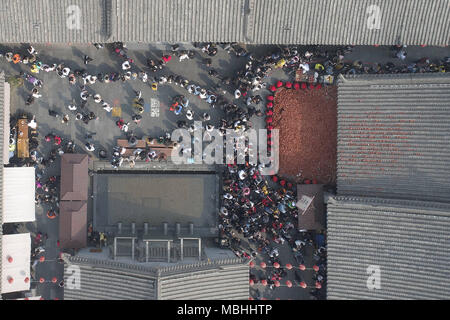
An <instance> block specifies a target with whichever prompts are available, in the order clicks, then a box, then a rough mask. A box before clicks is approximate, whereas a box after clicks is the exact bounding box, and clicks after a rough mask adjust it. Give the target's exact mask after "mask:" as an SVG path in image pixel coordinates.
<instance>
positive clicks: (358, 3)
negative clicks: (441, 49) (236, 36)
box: [247, 0, 450, 45]
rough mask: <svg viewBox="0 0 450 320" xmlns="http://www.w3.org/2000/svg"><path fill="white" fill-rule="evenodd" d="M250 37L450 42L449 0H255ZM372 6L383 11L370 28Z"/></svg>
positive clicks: (362, 42) (346, 41)
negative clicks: (368, 11)
mask: <svg viewBox="0 0 450 320" xmlns="http://www.w3.org/2000/svg"><path fill="white" fill-rule="evenodd" d="M249 2H250V8H252V7H253V8H254V9H253V10H251V11H250V15H249V18H248V19H249V21H252V23H251V24H250V26H248V27H247V30H249V32H248V36H249V37H250V38H251V40H252V41H253V42H255V43H268V44H271V43H280V44H286V43H293V44H330V45H331V44H335V45H340V44H358V45H366V44H380V45H383V44H397V43H402V44H410V45H413V44H416V45H420V44H427V45H433V44H434V45H444V44H448V43H449V35H450V24H449V23H448V21H450V2H449V1H448V0H436V1H429V0H408V1H404V0H282V1H280V0H249ZM370 5H378V6H379V8H380V10H381V11H380V12H381V16H380V17H381V19H380V22H381V23H380V29H369V28H368V24H367V19H368V17H369V16H370V15H371V14H370V13H369V14H368V13H367V8H368V7H369V6H370Z"/></svg>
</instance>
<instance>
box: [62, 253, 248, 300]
mask: <svg viewBox="0 0 450 320" xmlns="http://www.w3.org/2000/svg"><path fill="white" fill-rule="evenodd" d="M65 259H66V263H65V266H64V269H65V275H64V278H65V282H66V283H67V282H68V276H70V272H68V268H69V267H70V266H71V265H75V266H78V267H79V268H80V271H81V283H80V284H81V289H80V290H76V289H70V287H69V286H68V285H66V286H65V288H64V299H65V300H94V299H103V300H109V299H120V300H127V299H136V300H155V299H158V300H168V299H170V300H175V299H193V300H197V299H248V296H249V284H248V283H249V269H248V265H247V263H246V262H245V261H243V260H240V259H223V260H218V261H217V260H214V261H210V262H206V261H205V262H198V263H194V264H187V265H176V266H172V267H148V266H145V265H142V264H129V263H124V262H118V261H112V260H96V259H92V258H84V257H77V256H75V257H67V258H65Z"/></svg>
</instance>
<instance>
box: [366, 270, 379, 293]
mask: <svg viewBox="0 0 450 320" xmlns="http://www.w3.org/2000/svg"><path fill="white" fill-rule="evenodd" d="M366 272H367V274H368V275H369V277H368V278H367V289H369V290H375V289H377V290H379V289H381V268H380V266H375V265H370V266H368V267H367V270H366Z"/></svg>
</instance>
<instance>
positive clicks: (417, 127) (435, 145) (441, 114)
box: [337, 74, 450, 202]
mask: <svg viewBox="0 0 450 320" xmlns="http://www.w3.org/2000/svg"><path fill="white" fill-rule="evenodd" d="M337 157H338V162H337V192H338V195H357V196H369V197H372V196H373V197H386V198H399V199H400V198H401V199H412V200H429V201H438V202H450V165H449V159H450V75H446V74H420V75H419V74H417V75H416V74H407V75H384V76H350V77H342V78H341V79H340V80H339V85H338V143H337Z"/></svg>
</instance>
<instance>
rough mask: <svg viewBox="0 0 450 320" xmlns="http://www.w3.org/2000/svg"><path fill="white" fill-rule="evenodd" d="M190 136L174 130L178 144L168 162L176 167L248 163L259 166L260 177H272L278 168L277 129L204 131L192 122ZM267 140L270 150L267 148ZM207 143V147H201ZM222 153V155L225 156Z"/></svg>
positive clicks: (173, 134) (173, 138)
mask: <svg viewBox="0 0 450 320" xmlns="http://www.w3.org/2000/svg"><path fill="white" fill-rule="evenodd" d="M194 128H195V129H194V130H193V132H192V131H191V132H192V133H191V132H190V131H189V130H187V129H176V130H174V131H173V133H172V135H171V139H172V141H174V142H176V143H177V147H176V148H174V149H173V151H172V154H171V160H172V162H174V163H175V164H178V165H179V164H188V163H192V164H208V165H212V164H235V163H236V164H246V163H248V164H250V165H254V166H259V169H260V173H261V174H262V175H274V174H276V173H277V172H278V169H279V132H278V130H277V129H274V130H270V131H268V130H266V129H259V130H255V129H248V130H246V131H243V130H233V129H226V130H225V132H223V131H221V130H219V129H212V130H203V128H202V122H201V121H195V122H194ZM268 137H269V138H270V140H269V141H270V150H269V149H268V144H269V143H268ZM205 144H206V146H204V145H205ZM224 151H225V154H224Z"/></svg>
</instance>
